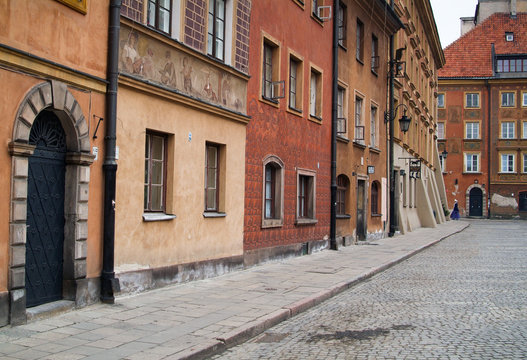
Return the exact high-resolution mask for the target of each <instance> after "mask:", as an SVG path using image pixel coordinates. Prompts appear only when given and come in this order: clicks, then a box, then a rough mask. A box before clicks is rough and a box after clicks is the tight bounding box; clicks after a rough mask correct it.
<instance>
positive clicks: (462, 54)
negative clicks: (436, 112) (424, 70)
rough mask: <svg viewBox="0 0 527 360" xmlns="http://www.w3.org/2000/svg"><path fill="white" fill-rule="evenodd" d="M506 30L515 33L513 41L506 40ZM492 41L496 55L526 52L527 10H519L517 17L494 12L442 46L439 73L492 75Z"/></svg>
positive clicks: (450, 75)
mask: <svg viewBox="0 0 527 360" xmlns="http://www.w3.org/2000/svg"><path fill="white" fill-rule="evenodd" d="M506 32H512V33H513V34H514V41H512V42H507V41H505V33H506ZM492 43H494V48H495V53H496V54H497V55H505V54H527V13H518V14H517V16H516V18H512V17H511V16H510V15H509V14H507V13H495V14H493V15H491V16H490V17H488V18H487V19H485V21H483V22H482V23H481V24H479V25H478V26H476V27H475V28H474V29H472V30H471V31H469V32H467V33H466V34H465V35H463V36H462V37H460V38H459V39H457V40H456V41H455V42H453V43H452V44H451V45H449V46H447V47H446V48H445V49H444V50H443V51H444V53H445V58H446V64H445V65H444V66H443V67H442V68H441V69H440V70H439V72H438V76H439V77H440V78H441V77H490V76H492V75H493V73H492V55H491V44H492Z"/></svg>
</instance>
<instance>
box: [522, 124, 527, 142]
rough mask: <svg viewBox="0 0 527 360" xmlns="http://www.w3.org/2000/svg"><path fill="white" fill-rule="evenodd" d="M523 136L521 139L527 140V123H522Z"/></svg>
mask: <svg viewBox="0 0 527 360" xmlns="http://www.w3.org/2000/svg"><path fill="white" fill-rule="evenodd" d="M522 127H523V134H522V139H527V121H523V122H522Z"/></svg>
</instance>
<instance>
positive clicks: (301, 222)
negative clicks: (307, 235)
mask: <svg viewBox="0 0 527 360" xmlns="http://www.w3.org/2000/svg"><path fill="white" fill-rule="evenodd" d="M316 223H318V220H317V219H296V220H295V225H315V224H316Z"/></svg>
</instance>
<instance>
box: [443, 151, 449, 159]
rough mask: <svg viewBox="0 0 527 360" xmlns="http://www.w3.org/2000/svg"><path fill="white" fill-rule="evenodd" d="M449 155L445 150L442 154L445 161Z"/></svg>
mask: <svg viewBox="0 0 527 360" xmlns="http://www.w3.org/2000/svg"><path fill="white" fill-rule="evenodd" d="M447 155H448V151H446V150H443V152H442V153H441V156H442V157H443V159H446V157H447Z"/></svg>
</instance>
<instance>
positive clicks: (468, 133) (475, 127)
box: [465, 122, 479, 139]
mask: <svg viewBox="0 0 527 360" xmlns="http://www.w3.org/2000/svg"><path fill="white" fill-rule="evenodd" d="M465 139H479V122H466V123H465Z"/></svg>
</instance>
